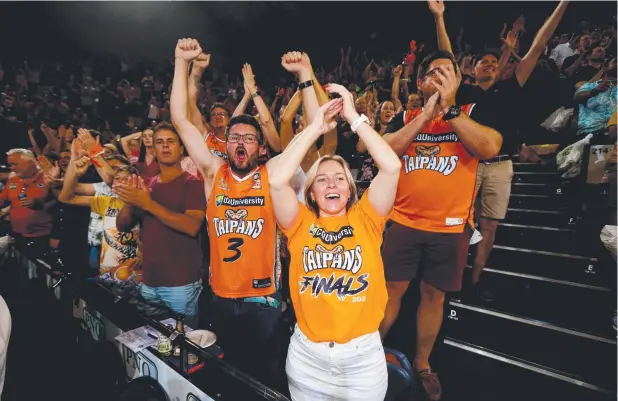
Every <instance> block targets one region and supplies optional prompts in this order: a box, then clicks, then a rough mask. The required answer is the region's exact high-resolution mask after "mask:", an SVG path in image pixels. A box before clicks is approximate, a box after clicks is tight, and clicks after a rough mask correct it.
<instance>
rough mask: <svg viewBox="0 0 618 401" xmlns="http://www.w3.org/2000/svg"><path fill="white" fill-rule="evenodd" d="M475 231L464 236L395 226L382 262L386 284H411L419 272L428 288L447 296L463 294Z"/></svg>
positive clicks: (467, 232)
mask: <svg viewBox="0 0 618 401" xmlns="http://www.w3.org/2000/svg"><path fill="white" fill-rule="evenodd" d="M472 232H473V230H472V228H471V227H470V226H469V225H468V224H466V227H465V229H464V232H463V233H460V234H457V233H435V232H429V231H421V230H416V229H414V228H410V227H406V226H404V225H402V224H399V223H396V222H392V225H391V227H390V228H389V230H388V231H387V232H386V238H385V239H384V248H383V251H382V259H383V260H384V271H385V274H386V281H411V280H413V279H414V278H416V276H417V274H418V272H419V270H420V271H421V277H422V278H423V281H425V282H426V283H427V284H430V285H432V286H433V287H436V288H437V289H439V290H442V291H445V292H451V291H459V290H461V278H462V276H463V272H464V269H465V267H466V259H467V257H468V247H469V244H470V237H471V236H472Z"/></svg>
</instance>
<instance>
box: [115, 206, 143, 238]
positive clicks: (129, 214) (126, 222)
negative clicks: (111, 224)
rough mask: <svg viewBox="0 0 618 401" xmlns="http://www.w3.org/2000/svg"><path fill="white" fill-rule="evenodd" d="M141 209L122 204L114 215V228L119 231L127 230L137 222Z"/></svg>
mask: <svg viewBox="0 0 618 401" xmlns="http://www.w3.org/2000/svg"><path fill="white" fill-rule="evenodd" d="M140 218H141V210H140V209H138V208H135V207H133V206H131V205H124V206H123V207H122V209H120V211H119V212H118V215H117V216H116V228H117V229H118V231H120V232H125V233H126V232H129V231H131V230H132V229H133V227H135V226H136V225H137V223H139V221H140Z"/></svg>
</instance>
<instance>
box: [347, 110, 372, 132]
mask: <svg viewBox="0 0 618 401" xmlns="http://www.w3.org/2000/svg"><path fill="white" fill-rule="evenodd" d="M362 123H367V124H369V118H368V117H367V116H366V115H364V114H361V115H360V117H358V118H357V119H356V121H354V122H353V123H352V124H350V129H351V130H352V132H354V133H355V134H356V130H358V127H360V125H361V124H362Z"/></svg>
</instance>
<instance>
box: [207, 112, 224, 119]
mask: <svg viewBox="0 0 618 401" xmlns="http://www.w3.org/2000/svg"><path fill="white" fill-rule="evenodd" d="M211 116H212V117H213V118H214V117H227V113H224V112H221V113H212V114H211Z"/></svg>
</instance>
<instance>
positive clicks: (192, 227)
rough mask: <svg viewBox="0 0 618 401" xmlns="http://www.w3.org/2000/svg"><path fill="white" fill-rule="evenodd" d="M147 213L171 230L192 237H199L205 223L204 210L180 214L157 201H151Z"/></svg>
mask: <svg viewBox="0 0 618 401" xmlns="http://www.w3.org/2000/svg"><path fill="white" fill-rule="evenodd" d="M145 211H146V212H148V213H150V214H152V215H153V216H155V217H156V218H157V219H159V221H161V223H163V224H165V225H166V226H168V227H169V228H171V229H173V230H176V231H180V232H181V233H183V234H187V235H189V236H191V237H195V236H196V235H197V233H198V232H199V230H200V227H201V226H202V222H203V221H204V211H202V210H187V211H186V212H185V213H178V212H174V211H172V210H169V209H168V208H166V207H165V206H162V205H161V204H159V203H157V202H155V201H151V202H150V204H149V206H148V207H147V208H146V210H145Z"/></svg>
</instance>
